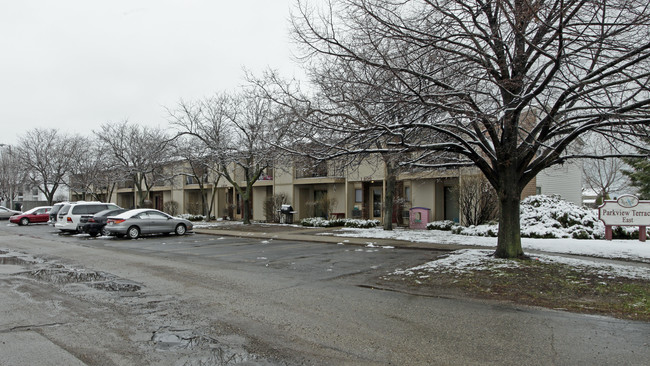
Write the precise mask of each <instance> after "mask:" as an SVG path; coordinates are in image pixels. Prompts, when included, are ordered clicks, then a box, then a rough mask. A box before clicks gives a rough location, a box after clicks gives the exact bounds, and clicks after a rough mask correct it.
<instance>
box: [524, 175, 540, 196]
mask: <svg viewBox="0 0 650 366" xmlns="http://www.w3.org/2000/svg"><path fill="white" fill-rule="evenodd" d="M535 194H537V178H533V179H532V180H531V181H530V182H528V184H526V186H525V187H524V190H523V191H521V199H522V200H523V199H524V198H526V197H528V196H534V195H535Z"/></svg>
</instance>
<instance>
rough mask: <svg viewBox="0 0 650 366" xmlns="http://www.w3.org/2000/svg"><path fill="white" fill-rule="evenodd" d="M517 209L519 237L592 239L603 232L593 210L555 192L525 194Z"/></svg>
mask: <svg viewBox="0 0 650 366" xmlns="http://www.w3.org/2000/svg"><path fill="white" fill-rule="evenodd" d="M520 212H521V236H522V237H528V238H570V237H574V238H580V239H594V238H598V237H601V236H602V235H603V234H604V229H605V228H604V225H603V224H602V222H600V221H599V220H598V212H597V211H596V210H593V209H591V208H587V207H579V206H577V205H575V204H574V203H571V202H567V201H564V200H563V199H561V198H560V197H559V196H556V195H553V196H546V195H537V196H530V197H527V198H525V199H524V200H523V201H522V202H521V206H520Z"/></svg>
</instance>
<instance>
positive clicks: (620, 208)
mask: <svg viewBox="0 0 650 366" xmlns="http://www.w3.org/2000/svg"><path fill="white" fill-rule="evenodd" d="M598 217H599V219H600V221H602V222H603V223H604V224H605V239H607V240H612V226H638V227H639V240H641V241H645V239H646V226H650V201H640V200H639V199H638V198H637V197H636V196H632V195H623V196H621V197H619V199H617V200H616V201H605V202H604V203H603V204H602V205H601V206H600V207H598Z"/></svg>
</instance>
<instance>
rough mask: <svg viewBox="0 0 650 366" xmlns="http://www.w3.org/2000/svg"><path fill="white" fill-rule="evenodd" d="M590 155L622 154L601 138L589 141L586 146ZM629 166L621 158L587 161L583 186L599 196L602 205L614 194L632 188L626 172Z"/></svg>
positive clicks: (584, 167)
mask: <svg viewBox="0 0 650 366" xmlns="http://www.w3.org/2000/svg"><path fill="white" fill-rule="evenodd" d="M584 150H585V153H587V154H589V155H604V156H612V155H616V154H620V153H621V151H619V148H618V147H616V146H615V145H612V144H611V143H610V142H609V141H607V140H604V139H602V138H599V137H594V138H591V139H587V140H586V141H585V146H584ZM626 168H627V164H625V161H623V159H621V158H614V157H610V158H603V159H585V160H584V161H583V162H582V178H583V186H584V187H585V188H587V189H590V190H592V191H594V192H595V193H596V194H598V198H599V200H600V202H597V204H599V203H601V202H602V201H603V200H606V199H609V198H610V193H612V192H619V193H620V192H622V191H624V190H626V189H628V188H629V187H630V180H629V178H628V177H627V176H626V175H625V173H624V170H625V169H626Z"/></svg>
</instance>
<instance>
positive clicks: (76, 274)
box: [27, 267, 142, 292]
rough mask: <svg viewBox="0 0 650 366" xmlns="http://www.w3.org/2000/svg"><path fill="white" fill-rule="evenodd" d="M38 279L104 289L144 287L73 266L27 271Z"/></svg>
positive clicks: (127, 289) (59, 283)
mask: <svg viewBox="0 0 650 366" xmlns="http://www.w3.org/2000/svg"><path fill="white" fill-rule="evenodd" d="M27 275H28V276H30V277H33V278H36V279H38V280H42V281H47V282H52V283H55V284H57V285H66V284H71V283H81V284H84V285H86V286H89V287H92V288H95V289H98V290H104V291H126V292H134V291H139V290H140V289H141V288H142V287H141V286H140V285H138V284H136V283H133V282H129V281H126V280H121V279H118V278H116V277H115V276H112V275H109V274H107V273H103V272H95V271H85V270H78V269H73V268H65V267H61V268H55V269H51V268H45V269H37V270H34V271H30V272H28V273H27Z"/></svg>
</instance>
